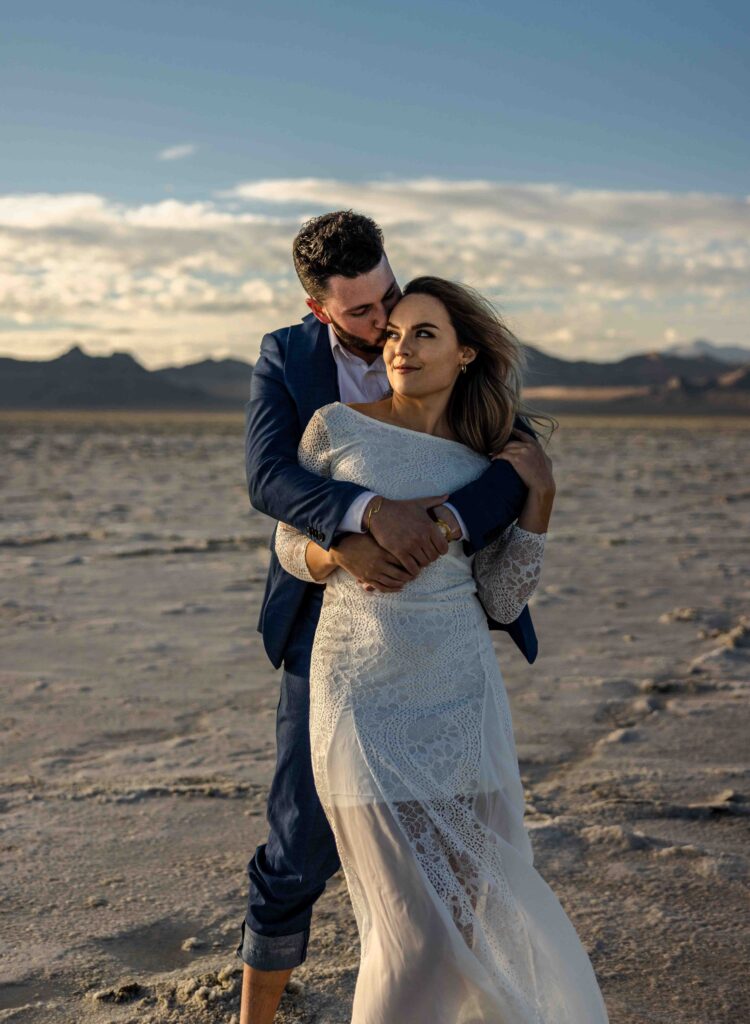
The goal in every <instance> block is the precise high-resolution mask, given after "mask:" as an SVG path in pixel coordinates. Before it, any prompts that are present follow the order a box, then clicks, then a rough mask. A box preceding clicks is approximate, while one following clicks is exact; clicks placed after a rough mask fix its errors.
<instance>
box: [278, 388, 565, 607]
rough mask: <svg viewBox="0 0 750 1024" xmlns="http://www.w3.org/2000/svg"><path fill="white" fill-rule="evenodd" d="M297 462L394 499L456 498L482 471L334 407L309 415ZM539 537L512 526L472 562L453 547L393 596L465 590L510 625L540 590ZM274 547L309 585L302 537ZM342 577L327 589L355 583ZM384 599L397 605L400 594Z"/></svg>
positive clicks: (450, 450) (460, 448) (451, 453)
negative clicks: (473, 592) (454, 492)
mask: <svg viewBox="0 0 750 1024" xmlns="http://www.w3.org/2000/svg"><path fill="white" fill-rule="evenodd" d="M298 458H299V462H300V465H301V466H304V468H305V469H309V470H310V471H311V472H314V473H318V474H319V475H321V476H333V477H335V478H337V479H343V480H352V481H354V482H355V483H359V484H361V485H362V486H365V487H368V488H370V489H372V490H376V491H378V493H380V494H383V495H384V496H385V497H388V498H394V499H403V498H415V497H420V496H422V495H424V494H431V493H433V494H434V493H436V492H440V491H443V492H446V493H447V492H450V491H452V490H456V489H458V488H459V487H462V486H463V485H464V484H466V483H469V482H470V481H471V480H473V479H475V478H476V477H478V476H479V475H481V473H482V472H484V470H485V469H486V468H487V466H488V465H489V460H488V459H487V458H486V457H485V456H483V455H480V454H479V453H478V452H475V451H473V450H472V449H470V448H468V447H467V446H466V445H463V444H461V443H460V442H458V441H451V440H448V439H447V438H443V437H436V436H434V435H432V434H422V433H419V432H418V431H414V430H407V429H406V428H402V427H396V426H393V425H391V424H388V423H381V422H380V421H379V420H374V419H372V417H369V416H366V415H364V414H363V413H360V412H357V411H356V410H355V409H351V408H350V407H349V406H347V405H343V404H342V403H340V402H334V403H332V404H331V405H327V406H324V407H323V408H322V409H319V410H318V411H317V412H316V413H315V415H314V416H313V417H312V419H311V420H310V422H309V424H308V426H307V429H306V430H305V432H304V434H303V436H302V440H301V441H300V445H299V450H298ZM546 536H547V535H546V533H533V532H531V531H529V530H524V529H523V528H521V527H520V526H518V524H517V523H512V524H511V525H510V526H508V527H507V528H506V529H505V531H504V532H503V533H502V534H501V535H500V536H499V537H498V538H497V539H496V540H494V541H493V542H492V543H491V544H489V545H487V546H486V547H485V548H483V549H482V550H481V551H479V552H477V553H476V555H466V554H465V553H464V551H463V545H462V542H460V541H454V542H452V543H451V544H450V545H449V551H448V553H447V554H446V555H444V556H443V557H442V558H440V559H437V561H436V562H433V563H432V564H431V565H429V566H427V567H426V568H425V569H424V570H423V571H422V572H421V573H420V575H419V576H418V577H417V579H415V580H413V581H412V582H410V583H408V584H406V586H405V587H404V588H403V589H402V591H400V593H401V594H406V595H407V596H409V597H414V596H415V595H416V594H417V593H419V592H420V591H424V592H426V593H431V594H432V593H434V592H435V591H436V590H437V589H441V588H443V587H450V588H451V589H453V588H455V587H456V586H460V588H461V589H462V590H464V589H465V588H466V586H468V587H471V588H474V589H475V590H476V593H477V595H478V597H479V599H480V601H481V602H482V604H483V606H484V608H485V610H486V612H487V613H488V615H490V616H491V617H492V618H493V619H495V620H496V621H497V622H502V623H508V622H513V621H515V619H517V618H518V616H519V615H520V614H521V612H522V611H523V608H524V606H525V605H526V604H527V603H528V601H529V599H530V598H531V596H532V594H533V593H534V591H535V590H536V587H537V585H538V583H539V579H540V576H541V571H542V562H543V557H544V547H545V541H546ZM274 543H275V549H276V554H277V556H278V558H279V561H280V562H281V565H282V566H283V568H284V569H285V570H286V571H287V572H289V573H291V575H293V576H296V577H298V578H299V579H303V580H307V581H310V582H314V580H313V577H312V576H311V574H310V572H309V570H308V568H307V563H306V561H305V551H306V549H307V545H308V544H309V543H310V539H309V538H308V537H307V536H306V535H305V534H303V533H301V532H299V531H298V530H296V529H295V528H294V527H292V526H289V525H287V524H286V523H279V524H278V527H277V530H276V536H275V542H274ZM336 577H338V579H336ZM342 577H347V574H346V573H344V572H343V571H342V570H337V571H336V572H335V573H333V574H332V576H330V577H329V578H328V580H327V583H328V585H329V586H330V585H331V584H333V585H337V584H338V585H344V586H347V585H348V586H351V585H352V584H354V583H355V581H353V580H351V577H348V579H343V578H342ZM461 584H463V586H461ZM389 596H390V597H392V598H398V596H399V594H392V595H389Z"/></svg>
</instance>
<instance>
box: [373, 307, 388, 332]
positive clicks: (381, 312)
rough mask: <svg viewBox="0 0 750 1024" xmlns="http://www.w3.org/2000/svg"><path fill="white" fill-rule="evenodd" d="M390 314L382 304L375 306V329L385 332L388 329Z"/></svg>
mask: <svg viewBox="0 0 750 1024" xmlns="http://www.w3.org/2000/svg"><path fill="white" fill-rule="evenodd" d="M388 313H389V310H388V309H386V307H385V306H384V305H383V303H382V302H379V303H378V304H377V305H376V306H374V307H373V321H372V323H373V327H375V328H377V330H379V331H384V330H385V328H386V324H387V323H388Z"/></svg>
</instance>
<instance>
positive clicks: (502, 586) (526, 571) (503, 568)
mask: <svg viewBox="0 0 750 1024" xmlns="http://www.w3.org/2000/svg"><path fill="white" fill-rule="evenodd" d="M546 537H547V534H546V533H532V532H531V531H530V530H524V529H522V528H521V527H520V526H518V524H517V523H512V524H511V525H510V526H509V527H508V528H507V529H506V530H505V531H504V532H503V533H502V534H501V535H500V536H499V537H498V538H497V540H494V541H493V542H492V543H491V544H488V545H487V546H486V547H484V548H482V549H481V551H478V552H477V553H476V555H475V556H474V565H473V570H474V578H475V579H476V581H477V596H478V597H479V600H480V601H481V602H482V605H483V606H484V609H485V611H486V612H487V614H488V615H489V616H490V617H491V618H493V619H495V621H496V622H503V623H508V622H515V620H516V619H517V618H518V616H519V615H520V614H521V612H522V611H523V609H524V606H525V605H526V604H528V602H529V599H530V597H531V595H532V594H533V593H534V591H535V590H536V588H537V584H538V583H539V578H540V577H541V574H542V560H543V558H544V545H545V541H546Z"/></svg>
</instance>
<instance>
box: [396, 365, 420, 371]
mask: <svg viewBox="0 0 750 1024" xmlns="http://www.w3.org/2000/svg"><path fill="white" fill-rule="evenodd" d="M418 369H419V367H418V366H394V367H393V372H394V373H416V371H417V370H418Z"/></svg>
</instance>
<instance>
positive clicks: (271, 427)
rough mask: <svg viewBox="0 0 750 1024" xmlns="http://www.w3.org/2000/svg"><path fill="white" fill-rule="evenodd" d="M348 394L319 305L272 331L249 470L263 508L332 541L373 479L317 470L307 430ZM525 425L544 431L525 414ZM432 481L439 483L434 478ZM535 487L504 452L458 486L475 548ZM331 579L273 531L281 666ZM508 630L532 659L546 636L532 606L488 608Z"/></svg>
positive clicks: (249, 433)
mask: <svg viewBox="0 0 750 1024" xmlns="http://www.w3.org/2000/svg"><path fill="white" fill-rule="evenodd" d="M339 400H340V395H339V387H338V376H337V371H336V362H335V360H334V358H333V353H332V352H331V346H330V342H329V338H328V328H327V327H326V326H325V325H324V324H321V323H320V321H319V320H317V319H316V317H315V316H313V314H312V313H310V314H309V315H308V316H306V317H305V318H304V320H303V321H302V323H300V324H295V325H294V326H293V327H284V328H282V329H281V330H278V331H273V332H271V333H270V334H266V335H265V337H264V338H263V341H262V342H261V347H260V356H259V357H258V361H257V363H256V364H255V368H254V370H253V375H252V381H251V384H250V400H249V401H248V402H247V404H246V405H245V472H246V476H247V485H248V493H249V495H250V501H251V503H252V505H253V508H255V509H257V510H258V511H259V512H263V513H265V514H266V515H268V516H271V517H273V518H274V519H277V520H281V521H282V522H285V523H289V524H290V525H292V526H294V527H296V529H298V530H300V531H301V532H302V533H304V534H306V535H307V536H308V537H309V538H310V540H314V541H316V542H317V543H318V544H320V545H321V547H323V548H325V549H326V550H328V549H329V548H330V546H331V544H332V542H333V540H334V537H335V536H336V530H337V527H338V524H339V523H340V522H341V520H342V518H343V516H344V513H345V512H346V510H347V509H348V508H349V505H350V504H351V503H352V501H353V500H354V499H355V498H356V497H357V495H358V494H361V493H362V492H363V491H364V490H366V488H364V487H360V486H359V485H358V484H355V483H350V482H348V481H343V480H332V479H329V478H324V477H321V476H318V475H317V474H315V473H310V472H309V471H308V470H306V469H303V468H302V467H301V466H300V465H299V464H298V462H297V448H298V445H299V442H300V439H301V437H302V434H303V432H304V430H305V427H306V426H307V423H308V421H309V420H310V418H311V417H312V415H313V413H314V412H315V410H316V409H319V408H320V407H321V406H323V405H328V404H329V403H330V402H337V401H339ZM516 426H517V427H520V428H521V429H524V430H527V431H528V432H529V433H531V434H532V435H534V436H536V435H535V434H534V431H533V430H532V429H531V427H530V426H529V424H527V423H526V422H525V421H524V420H522V419H521V418H520V417H519V418H517V419H516ZM427 483H428V490H429V482H427ZM527 493H528V489H527V487H526V485H525V484H524V482H523V480H522V479H521V477H520V476H519V475H518V473H517V472H516V470H515V469H514V468H513V466H512V465H511V464H510V463H509V462H508V461H507V460H506V459H497V460H495V461H493V462H492V464H491V465H490V466H489V467H488V469H487V470H486V471H485V472H484V473H483V474H482V476H481V477H479V479H477V480H475V481H472V483H470V484H467V485H466V486H465V487H462V488H461V489H460V490H458V491H456V492H455V493H454V494H451V496H450V501H451V503H452V504H453V505H454V506H455V508H456V509H457V510H458V512H459V514H460V515H461V518H462V519H463V521H464V523H465V524H466V529H467V531H468V533H469V538H470V539H469V541H464V549H465V551H466V553H467V554H471V553H472V552H474V551H477V550H479V549H480V548H483V547H484V546H485V545H486V544H489V543H490V541H492V540H494V539H495V538H496V537H497V536H499V534H500V533H501V532H502V531H503V530H504V529H505V528H506V527H507V526H509V525H510V523H512V522H513V521H514V520H515V519H517V518H518V516H519V515H520V513H521V510H522V508H523V505H524V502H525V501H526V495H527ZM323 587H324V584H318V583H307V582H305V581H304V580H299V579H297V578H296V577H295V576H291V575H290V574H289V573H287V572H286V571H285V570H284V569H282V567H281V565H280V563H279V560H278V558H277V557H276V553H275V551H274V549H273V538H272V539H271V564H270V567H269V570H268V579H267V581H266V590H265V594H264V596H263V604H262V607H261V612H260V621H259V623H258V629H259V630H260V632H261V633H262V634H263V643H264V645H265V649H266V652H267V654H268V656H269V658H270V659H271V661H272V663H273V664H274V666H275V667H276V668H278V667H279V665H281V663H282V661H283V659H284V652H285V650H286V649H287V646H288V645H289V642H290V639H291V637H292V635H293V631H294V625H295V620H296V619H297V617H298V615H299V614H300V610H301V608H302V606H303V603H304V602H305V598H306V597H308V598H310V597H312V598H313V599H315V598H316V597H317V596H318V595H315V594H311V593H310V591H319V592H320V593H322V590H323ZM488 624H489V626H490V629H503V630H506V631H507V632H508V633H509V634H510V635H511V637H512V638H513V640H514V641H515V643H516V644H517V645H518V647H519V648H520V650H521V652H522V653H523V655H524V656H525V658H526V659H527V661H529V662H533V661H534V660H535V658H536V656H537V638H536V634H535V632H534V626H533V623H532V621H531V614H530V612H529V609H528V606H524V609H523V611H522V612H521V614H520V615H519V616H518V618H517V619H516V620H515V621H514V622H511V623H500V622H495V621H494V620H493V619H490V618H488Z"/></svg>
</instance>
